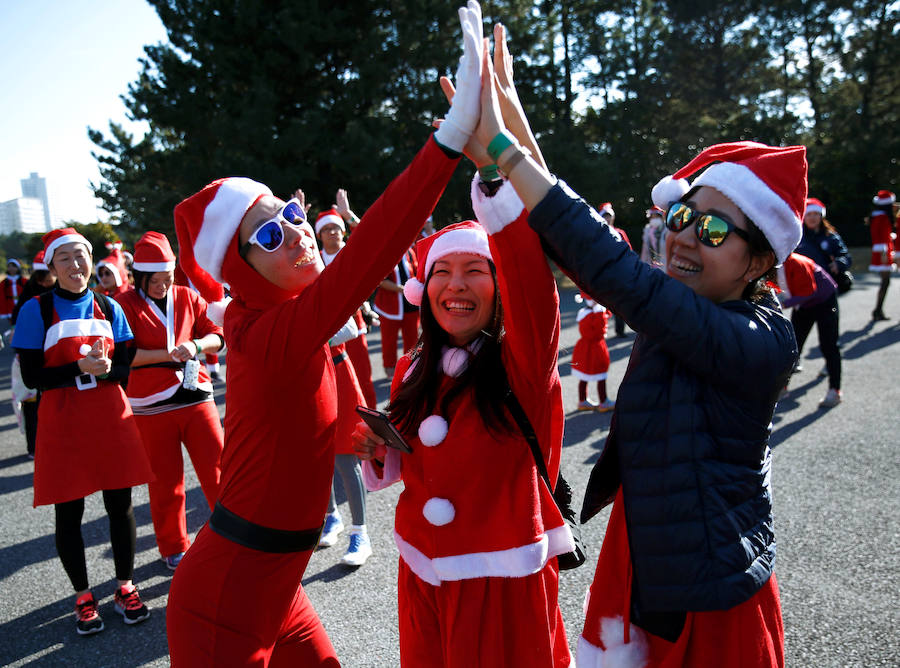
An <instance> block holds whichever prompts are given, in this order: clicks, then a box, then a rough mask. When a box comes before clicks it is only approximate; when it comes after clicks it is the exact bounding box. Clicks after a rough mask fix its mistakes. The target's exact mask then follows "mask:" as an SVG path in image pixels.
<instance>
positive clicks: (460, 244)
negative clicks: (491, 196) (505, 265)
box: [403, 220, 491, 306]
mask: <svg viewBox="0 0 900 668" xmlns="http://www.w3.org/2000/svg"><path fill="white" fill-rule="evenodd" d="M451 253H471V254H473V255H480V256H481V257H483V258H487V259H488V260H490V259H491V248H490V246H489V245H488V238H487V232H485V231H484V228H483V227H482V226H481V224H480V223H478V222H476V221H474V220H466V221H464V222H462V223H455V224H453V225H448V226H447V227H444V228H442V229H441V230H440V231H438V232H435V233H434V234H432V235H431V236H428V237H425V238H424V239H419V241H418V242H416V256H417V257H418V258H419V266H418V269H417V270H416V275H415V276H414V277H413V278H410V279H409V280H408V281H407V282H406V284H405V285H404V286H403V296H404V297H406V299H407V301H409V303H410V304H415V305H416V306H421V305H422V297H423V295H424V294H425V281H426V279H427V278H428V275H429V273H431V267H432V266H433V265H434V263H435V261H437V260H438V259H440V258H442V257H444V256H445V255H450V254H451Z"/></svg>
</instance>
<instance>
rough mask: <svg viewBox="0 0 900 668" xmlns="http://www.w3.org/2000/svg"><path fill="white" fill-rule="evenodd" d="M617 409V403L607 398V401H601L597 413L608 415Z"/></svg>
mask: <svg viewBox="0 0 900 668" xmlns="http://www.w3.org/2000/svg"><path fill="white" fill-rule="evenodd" d="M615 407H616V402H615V401H614V400H613V399H609V398H607V399H604V400H603V401H601V402H600V403H599V404H598V405H597V412H598V413H608V412H609V411H611V410H612V409H613V408H615Z"/></svg>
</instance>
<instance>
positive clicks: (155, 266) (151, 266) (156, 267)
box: [131, 262, 175, 274]
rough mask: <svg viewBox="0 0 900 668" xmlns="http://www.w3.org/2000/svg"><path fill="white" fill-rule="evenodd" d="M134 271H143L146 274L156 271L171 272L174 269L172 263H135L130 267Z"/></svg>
mask: <svg viewBox="0 0 900 668" xmlns="http://www.w3.org/2000/svg"><path fill="white" fill-rule="evenodd" d="M131 268H132V269H133V270H134V271H144V272H146V273H148V274H152V273H155V272H157V271H172V270H173V269H174V268H175V263H174V262H135V263H134V264H132V265H131Z"/></svg>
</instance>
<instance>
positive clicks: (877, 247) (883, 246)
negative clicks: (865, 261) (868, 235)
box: [872, 244, 888, 253]
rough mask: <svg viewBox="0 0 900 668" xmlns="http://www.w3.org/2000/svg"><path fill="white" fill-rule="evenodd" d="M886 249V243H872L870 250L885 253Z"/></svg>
mask: <svg viewBox="0 0 900 668" xmlns="http://www.w3.org/2000/svg"><path fill="white" fill-rule="evenodd" d="M887 249H888V245H887V244H873V246H872V252H873V253H886V252H887Z"/></svg>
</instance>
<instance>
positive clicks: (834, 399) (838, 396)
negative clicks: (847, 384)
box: [819, 387, 844, 408]
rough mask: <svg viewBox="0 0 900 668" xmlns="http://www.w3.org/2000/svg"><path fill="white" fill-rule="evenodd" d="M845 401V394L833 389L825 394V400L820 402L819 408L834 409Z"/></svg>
mask: <svg viewBox="0 0 900 668" xmlns="http://www.w3.org/2000/svg"><path fill="white" fill-rule="evenodd" d="M843 399H844V393H843V392H841V391H840V390H836V389H834V388H833V387H832V388H830V389H829V390H828V392H826V393H825V398H824V399H822V401H820V402H819V406H820V407H821V408H833V407H835V406H837V405H838V404H839V403H841V401H842V400H843Z"/></svg>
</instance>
